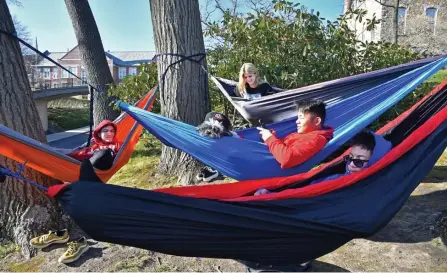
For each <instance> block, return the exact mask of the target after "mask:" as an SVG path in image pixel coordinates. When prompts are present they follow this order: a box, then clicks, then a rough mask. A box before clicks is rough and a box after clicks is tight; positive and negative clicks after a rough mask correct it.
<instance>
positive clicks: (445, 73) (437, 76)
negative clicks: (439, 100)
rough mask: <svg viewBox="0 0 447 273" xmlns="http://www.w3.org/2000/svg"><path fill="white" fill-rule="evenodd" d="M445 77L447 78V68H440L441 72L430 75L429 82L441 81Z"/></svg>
mask: <svg viewBox="0 0 447 273" xmlns="http://www.w3.org/2000/svg"><path fill="white" fill-rule="evenodd" d="M445 79H447V70H446V69H444V70H440V71H439V72H437V73H436V74H435V75H433V76H432V77H430V78H429V79H428V80H427V82H434V83H438V84H439V83H441V82H443V81H444V80H445Z"/></svg>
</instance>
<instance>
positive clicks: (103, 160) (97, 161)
mask: <svg viewBox="0 0 447 273" xmlns="http://www.w3.org/2000/svg"><path fill="white" fill-rule="evenodd" d="M114 158H115V155H114V152H113V151H112V150H111V149H105V150H99V151H96V152H95V153H94V154H93V156H92V157H91V158H90V162H91V163H92V165H93V167H95V168H96V169H98V170H103V171H104V170H108V169H110V168H112V166H113V160H114Z"/></svg>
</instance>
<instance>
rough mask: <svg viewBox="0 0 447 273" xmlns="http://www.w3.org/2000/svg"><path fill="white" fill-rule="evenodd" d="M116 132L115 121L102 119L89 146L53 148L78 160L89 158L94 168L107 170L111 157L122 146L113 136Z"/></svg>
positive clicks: (109, 166) (112, 157)
mask: <svg viewBox="0 0 447 273" xmlns="http://www.w3.org/2000/svg"><path fill="white" fill-rule="evenodd" d="M116 132H117V126H116V124H115V123H113V122H112V121H110V120H103V121H102V122H101V123H100V124H99V125H98V126H97V127H96V128H95V130H94V131H93V137H92V140H91V142H90V146H88V147H86V146H80V147H76V148H74V149H59V148H55V150H56V151H58V152H61V153H64V154H66V155H68V156H70V157H72V158H74V159H76V160H79V161H82V160H84V159H89V160H90V162H92V164H93V166H94V167H95V168H97V169H100V170H107V169H110V168H111V167H112V165H113V159H114V158H115V156H116V154H117V153H118V151H119V150H120V148H121V146H122V143H121V142H118V141H117V140H116V138H115V136H116Z"/></svg>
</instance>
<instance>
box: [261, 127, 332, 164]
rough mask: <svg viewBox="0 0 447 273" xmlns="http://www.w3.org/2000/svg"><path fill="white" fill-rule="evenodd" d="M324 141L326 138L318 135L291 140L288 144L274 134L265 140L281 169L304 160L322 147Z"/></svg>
mask: <svg viewBox="0 0 447 273" xmlns="http://www.w3.org/2000/svg"><path fill="white" fill-rule="evenodd" d="M326 143H327V140H326V139H325V138H324V137H322V136H318V135H316V136H315V137H314V138H310V139H306V140H304V141H293V142H291V143H290V144H288V145H286V144H285V142H284V141H283V140H281V139H278V138H277V137H276V136H274V135H272V136H271V137H269V138H268V139H267V140H266V141H265V144H266V145H267V146H268V147H269V150H270V152H271V153H272V155H273V156H274V157H275V159H276V161H278V162H279V164H281V168H283V169H286V168H291V167H294V166H297V165H299V164H301V163H303V162H305V161H306V160H308V159H309V158H311V157H312V156H313V155H315V154H316V153H318V152H319V151H320V150H321V149H323V148H324V146H325V145H326Z"/></svg>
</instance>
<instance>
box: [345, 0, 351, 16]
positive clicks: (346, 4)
mask: <svg viewBox="0 0 447 273" xmlns="http://www.w3.org/2000/svg"><path fill="white" fill-rule="evenodd" d="M351 6H352V0H345V2H344V5H343V14H346V12H348V10H350V9H351Z"/></svg>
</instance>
